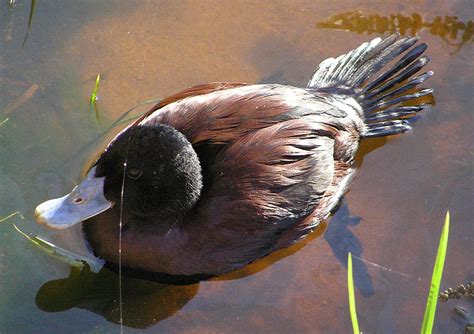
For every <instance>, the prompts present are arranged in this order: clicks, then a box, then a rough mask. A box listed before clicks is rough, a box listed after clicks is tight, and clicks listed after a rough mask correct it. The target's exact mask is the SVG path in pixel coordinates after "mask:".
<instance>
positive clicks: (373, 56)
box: [35, 34, 433, 276]
mask: <svg viewBox="0 0 474 334" xmlns="http://www.w3.org/2000/svg"><path fill="white" fill-rule="evenodd" d="M418 40H419V38H418V37H402V36H400V35H398V34H394V35H391V36H388V37H385V38H381V37H377V38H375V39H373V40H371V41H369V42H366V43H363V44H362V45H360V46H359V47H357V48H355V49H354V50H352V51H350V52H348V53H346V54H343V55H340V56H339V57H337V58H328V59H326V60H324V61H323V62H321V63H320V65H319V66H318V67H317V68H316V70H315V71H314V73H313V74H312V75H311V78H310V80H309V82H308V84H307V86H306V87H303V88H301V87H294V86H289V85H281V84H245V83H237V82H215V83H209V84H202V85H198V86H193V87H191V88H188V89H185V90H183V91H181V92H179V93H176V94H174V95H171V96H169V97H167V98H165V99H163V100H161V101H160V102H159V103H158V104H157V105H155V106H154V107H153V108H151V110H149V111H148V112H147V113H145V114H144V115H143V116H141V117H140V118H138V119H137V120H136V121H134V122H132V123H131V124H129V125H128V126H127V127H126V128H125V129H123V130H122V131H121V132H120V133H118V134H117V135H116V136H115V137H114V138H113V139H112V141H111V142H110V143H109V144H108V145H107V147H106V148H105V149H104V150H103V152H102V153H101V154H100V156H99V157H98V159H97V160H96V161H95V162H94V163H93V164H92V166H91V167H90V169H89V170H88V172H87V174H86V176H85V177H84V179H83V180H82V182H81V183H80V184H79V185H77V186H76V187H75V188H74V189H73V190H72V191H71V192H70V193H69V194H67V195H66V196H64V197H61V198H57V199H51V200H48V201H46V202H44V203H42V204H40V205H38V206H37V207H36V209H35V219H36V221H37V223H39V224H42V225H44V226H46V227H49V228H53V229H66V228H69V227H71V226H73V225H75V224H79V223H82V231H83V234H84V236H85V239H86V240H87V242H88V244H89V245H90V247H91V248H92V250H93V251H94V253H95V255H97V256H98V257H101V258H103V259H105V260H106V261H108V262H109V263H112V264H120V265H121V266H124V268H130V269H132V270H139V271H143V272H150V273H163V274H166V275H178V276H193V275H222V274H225V273H228V272H231V271H234V270H237V269H240V268H243V267H245V266H246V265H248V264H249V263H251V262H254V261H256V260H257V259H260V258H262V257H265V256H267V255H269V254H270V253H272V252H274V251H276V250H279V249H282V248H286V247H288V246H290V245H292V244H294V243H295V242H297V241H298V240H301V239H303V238H304V237H305V236H307V235H308V234H309V233H310V232H311V231H313V230H314V229H315V228H316V227H317V226H318V224H320V222H321V221H323V220H324V219H326V218H327V217H328V216H329V215H330V214H331V213H332V212H333V211H334V210H335V209H336V208H337V207H338V204H339V203H340V201H341V198H342V197H343V195H344V193H345V192H346V190H347V189H348V187H349V184H350V183H351V180H352V178H353V176H354V173H355V163H354V157H355V154H356V152H357V150H358V147H359V143H360V142H361V141H362V140H366V139H367V138H372V137H384V136H391V135H397V134H400V133H403V132H406V131H408V130H410V129H411V127H412V120H413V119H414V117H415V116H416V115H417V113H418V112H420V111H421V110H424V109H428V108H429V107H430V104H431V102H430V99H429V98H427V97H428V96H431V97H432V92H433V90H432V89H431V88H420V87H419V85H420V84H422V83H423V82H424V81H426V80H427V79H428V78H430V77H431V76H432V75H433V72H432V71H427V72H424V73H422V74H418V72H419V71H420V70H421V69H422V68H424V67H425V65H426V64H427V63H428V61H429V57H428V56H425V55H422V54H423V53H424V51H425V50H426V48H427V45H426V44H425V43H419V42H418ZM390 64H391V65H390ZM424 101H428V102H424Z"/></svg>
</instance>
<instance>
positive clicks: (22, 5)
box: [0, 0, 474, 333]
mask: <svg viewBox="0 0 474 334" xmlns="http://www.w3.org/2000/svg"><path fill="white" fill-rule="evenodd" d="M29 9H30V3H29V2H28V1H20V0H17V1H16V2H15V4H14V5H13V6H11V7H10V6H9V5H8V4H7V2H6V1H2V2H0V27H1V28H2V29H1V30H0V89H1V91H2V94H1V96H0V218H2V217H5V216H8V215H9V214H11V213H13V212H17V211H20V212H21V214H22V215H23V216H24V219H22V218H21V217H20V215H19V214H18V215H15V216H14V217H12V218H11V219H9V220H7V221H5V222H3V223H0V332H2V333H3V332H5V333H11V332H24V333H51V332H69V333H104V332H107V333H108V332H110V333H116V332H118V331H119V325H118V324H117V323H118V319H119V318H118V285H117V275H116V274H115V273H113V272H110V271H107V270H102V271H101V272H99V273H93V272H89V271H85V272H78V271H72V272H71V270H70V268H69V267H68V266H67V265H64V264H62V263H60V262H58V261H56V260H53V259H50V258H48V257H46V256H44V255H43V254H42V253H40V252H39V251H38V250H37V249H35V248H32V247H31V246H30V245H29V244H28V242H27V241H26V240H25V239H24V238H23V237H22V236H20V235H19V234H18V233H17V232H16V231H14V229H13V227H12V224H13V223H16V224H17V225H18V226H20V227H21V228H22V229H23V230H24V231H26V232H29V233H33V234H40V235H42V236H44V237H46V238H48V239H49V240H52V241H54V242H56V243H57V244H59V245H61V246H63V247H66V248H68V249H71V250H73V251H76V252H83V253H84V252H85V248H84V245H83V240H82V236H81V234H80V231H78V230H77V229H76V230H72V231H67V232H54V231H49V230H44V229H43V228H41V227H40V226H37V225H36V224H35V223H34V222H33V217H32V212H33V210H34V208H35V206H36V205H37V204H38V203H39V202H41V201H44V200H45V199H48V198H51V197H57V196H60V195H63V194H64V193H66V192H68V191H69V190H70V189H71V188H72V187H73V186H74V184H75V183H76V182H78V181H79V180H80V177H81V171H83V169H84V167H85V166H87V162H89V161H91V159H92V157H93V155H94V152H97V151H98V150H100V148H101V147H103V144H104V142H105V140H106V138H110V136H112V135H113V134H114V133H116V132H117V131H119V128H116V129H115V130H113V131H112V132H111V133H108V135H107V136H106V137H105V138H104V137H101V134H102V133H103V132H104V131H105V129H106V128H107V127H108V126H109V125H110V124H111V123H112V121H113V120H115V119H117V118H118V117H119V116H120V115H121V114H122V113H123V112H125V111H126V110H127V109H128V108H130V107H132V106H134V105H136V104H137V103H139V102H141V101H143V100H147V99H151V98H157V97H164V96H166V95H168V94H171V93H174V92H176V91H178V90H180V89H183V88H186V87H189V86H192V85H194V84H199V83H205V82H212V81H242V82H249V83H253V82H276V83H285V84H293V85H298V86H304V85H305V84H306V82H307V80H308V78H309V76H310V74H311V73H312V71H313V70H314V68H315V67H316V66H317V64H318V63H319V62H320V61H321V60H323V59H325V58H327V57H330V56H337V55H339V54H341V53H344V52H346V51H348V50H349V49H351V48H354V47H357V46H358V45H359V44H360V43H362V42H364V41H366V40H369V39H371V38H373V37H375V36H381V35H387V34H389V33H390V32H391V31H393V30H394V29H398V30H401V31H403V32H404V33H405V34H412V33H415V32H416V33H418V34H419V35H420V36H421V37H422V39H423V40H424V41H426V42H427V43H428V44H429V52H428V53H429V55H430V56H431V58H432V61H431V63H430V65H429V68H430V69H432V70H433V71H434V72H435V76H434V77H433V78H432V79H431V80H430V81H429V83H428V84H427V85H429V86H432V87H434V89H435V95H436V107H435V108H434V110H433V111H431V112H426V113H423V114H422V115H421V118H420V119H419V120H418V121H417V122H416V124H415V126H414V131H413V132H411V133H408V134H404V135H402V136H397V137H392V138H390V139H388V140H372V141H367V142H365V143H363V146H362V148H361V152H363V154H360V156H359V159H360V161H361V166H360V167H361V168H360V171H359V173H358V176H357V178H356V179H355V180H354V182H353V184H352V186H351V188H350V191H349V192H348V193H347V195H346V196H345V200H344V203H343V205H342V206H341V208H340V209H339V211H338V212H337V213H336V214H335V215H334V217H333V218H332V221H330V220H328V222H327V223H328V224H323V225H322V228H321V229H319V231H318V232H316V233H314V234H313V235H312V236H310V237H309V238H308V239H307V240H305V241H303V242H302V243H299V244H297V245H296V246H294V247H292V248H290V249H288V250H284V251H280V252H277V253H275V254H273V255H271V256H269V257H267V258H265V259H263V260H261V261H258V262H257V263H255V264H253V265H251V266H249V267H247V268H245V269H244V270H241V271H239V272H237V273H232V274H230V275H227V276H225V277H222V278H218V279H216V280H212V281H207V282H201V283H199V284H193V285H185V286H174V285H165V284H159V283H155V282H149V281H144V280H139V279H129V278H124V287H123V293H124V303H125V304H124V322H125V331H126V332H135V331H141V330H142V329H145V331H146V332H150V333H156V332H160V333H178V332H179V333H181V332H186V333H198V332H206V333H235V332H272V333H288V332H298V333H315V332H323V333H337V332H340V333H347V332H349V331H350V319H349V313H348V306H347V296H346V295H347V293H346V273H347V272H346V265H345V258H346V254H347V251H352V252H353V254H355V255H356V256H357V257H356V260H355V263H354V266H355V273H356V275H355V276H356V277H355V279H356V285H357V289H356V299H357V305H358V313H359V321H360V325H361V329H363V331H364V332H368V333H374V332H384V333H390V332H401V333H403V332H405V333H406V332H416V331H418V330H419V327H420V324H421V319H422V316H423V311H424V306H425V300H426V295H427V292H428V289H429V283H430V278H431V269H432V265H433V262H434V257H435V253H436V249H437V243H438V239H439V235H440V232H441V224H442V222H443V219H444V215H445V212H446V210H447V209H449V210H450V211H451V217H452V229H451V235H450V241H449V247H448V255H447V263H446V268H445V273H444V277H443V283H442V288H448V287H450V286H455V285H457V284H460V283H464V282H467V281H469V280H473V279H474V277H473V276H474V267H473V259H472V254H474V233H473V230H472V217H471V213H472V196H473V150H472V143H473V142H474V141H473V139H474V138H473V131H472V124H473V116H472V115H473V114H472V87H473V79H472V78H473V75H472V73H473V65H472V59H473V57H474V53H473V48H472V29H473V28H472V19H473V18H472V16H469V14H470V13H473V12H474V7H473V5H472V3H471V2H469V1H465V2H463V1H452V2H449V3H447V2H445V1H430V2H428V1H423V2H419V3H414V2H413V1H388V2H383V3H381V2H378V1H356V2H353V1H351V2H344V1H338V2H332V3H328V2H324V1H314V0H312V1H298V2H293V1H239V2H236V1H199V2H187V1H182V2H175V1H146V2H145V1H134V2H129V1H100V2H95V1H94V2H91V1H79V2H68V1H59V0H57V1H36V8H35V14H34V16H33V20H32V26H31V30H30V33H29V36H28V39H27V41H26V43H25V46H24V48H22V46H21V45H22V42H23V39H24V36H25V33H26V28H27V23H28V15H29ZM453 17H454V18H453ZM324 22H326V24H324ZM327 22H332V23H331V24H327ZM420 22H421V23H420ZM469 33H471V35H469ZM469 36H470V37H469ZM97 73H101V75H102V80H101V83H100V88H99V101H98V102H97V105H98V108H99V112H100V119H99V122H97V120H96V119H95V116H94V114H93V113H91V112H90V110H89V109H88V94H89V93H90V92H91V91H92V88H93V86H94V81H95V77H96V75H97ZM368 152H370V153H368ZM365 153H367V154H365ZM455 305H463V306H464V307H466V308H468V309H470V310H471V312H474V304H473V302H472V300H461V301H456V302H449V303H446V304H440V305H439V306H438V314H437V318H436V324H435V332H438V333H447V332H459V331H461V329H462V328H463V326H464V324H463V321H462V320H461V319H460V318H457V317H456V316H455V315H454V314H453V308H454V306H455Z"/></svg>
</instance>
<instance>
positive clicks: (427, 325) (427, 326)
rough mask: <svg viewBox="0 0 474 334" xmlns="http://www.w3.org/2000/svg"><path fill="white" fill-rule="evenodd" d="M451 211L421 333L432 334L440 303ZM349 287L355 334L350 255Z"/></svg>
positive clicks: (357, 328) (446, 221) (447, 217)
mask: <svg viewBox="0 0 474 334" xmlns="http://www.w3.org/2000/svg"><path fill="white" fill-rule="evenodd" d="M449 220H450V219H449V211H448V212H447V213H446V219H445V221H444V225H443V230H442V232H441V238H440V241H439V245H438V253H437V255H436V260H435V265H434V268H433V275H432V277H431V287H430V291H429V294H428V299H427V301H426V309H425V315H424V317H423V323H422V325H421V331H420V332H421V333H422V334H425V333H431V331H432V329H433V324H434V318H435V314H436V305H437V301H438V292H439V286H440V284H441V278H442V276H443V268H444V261H445V259H446V250H447V248H448V236H449ZM347 285H348V293H349V310H350V315H351V322H352V328H353V330H354V333H360V331H359V324H358V321H357V314H356V306H355V298H354V282H353V278H352V255H351V253H349V254H348V265H347Z"/></svg>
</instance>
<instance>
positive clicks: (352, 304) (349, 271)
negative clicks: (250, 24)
mask: <svg viewBox="0 0 474 334" xmlns="http://www.w3.org/2000/svg"><path fill="white" fill-rule="evenodd" d="M347 290H348V293H349V311H350V313H351V322H352V329H353V330H354V334H359V333H360V331H359V322H358V321H357V310H356V304H355V296H354V280H353V278H352V254H351V252H349V254H348V258H347Z"/></svg>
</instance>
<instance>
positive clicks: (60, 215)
mask: <svg viewBox="0 0 474 334" xmlns="http://www.w3.org/2000/svg"><path fill="white" fill-rule="evenodd" d="M94 173H95V167H94V168H92V169H91V170H90V171H89V173H87V175H86V178H85V179H84V180H83V181H82V182H81V183H80V184H79V185H78V186H77V187H75V188H74V189H73V190H72V191H71V192H70V193H69V194H67V195H66V196H64V197H61V198H55V199H51V200H49V201H46V202H44V203H41V204H40V205H38V206H37V207H36V209H35V218H36V222H37V223H39V224H42V225H45V226H47V227H51V228H54V229H65V228H68V227H71V226H73V225H75V224H77V223H80V222H82V221H84V220H86V219H88V218H91V217H93V216H95V215H98V214H99V213H101V212H104V211H105V210H107V209H109V208H111V207H112V205H113V203H112V202H110V201H109V200H107V199H106V198H105V197H104V178H103V177H100V178H97V177H95V176H94Z"/></svg>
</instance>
